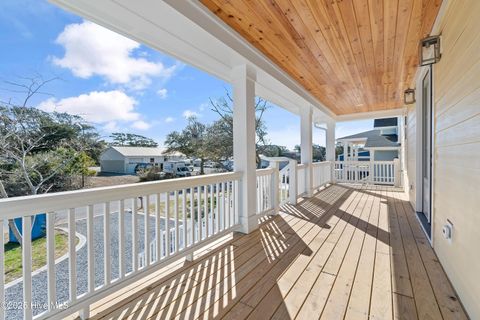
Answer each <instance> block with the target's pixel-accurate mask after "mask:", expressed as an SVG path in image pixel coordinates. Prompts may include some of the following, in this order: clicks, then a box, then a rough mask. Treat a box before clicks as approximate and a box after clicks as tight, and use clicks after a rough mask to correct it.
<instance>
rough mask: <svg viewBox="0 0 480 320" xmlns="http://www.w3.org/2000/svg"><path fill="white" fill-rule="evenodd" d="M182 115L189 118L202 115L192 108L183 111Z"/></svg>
mask: <svg viewBox="0 0 480 320" xmlns="http://www.w3.org/2000/svg"><path fill="white" fill-rule="evenodd" d="M182 115H183V117H184V118H185V119H188V118H191V117H197V118H198V117H201V114H199V113H198V112H195V111H192V110H185V111H183V113H182Z"/></svg>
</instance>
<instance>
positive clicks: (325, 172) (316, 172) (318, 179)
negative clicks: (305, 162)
mask: <svg viewBox="0 0 480 320" xmlns="http://www.w3.org/2000/svg"><path fill="white" fill-rule="evenodd" d="M312 169H313V170H312V175H313V188H314V189H318V188H320V187H321V186H324V185H326V184H327V183H330V182H332V162H330V161H323V162H314V163H312Z"/></svg>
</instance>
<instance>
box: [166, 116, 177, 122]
mask: <svg viewBox="0 0 480 320" xmlns="http://www.w3.org/2000/svg"><path fill="white" fill-rule="evenodd" d="M174 121H175V118H174V117H166V118H165V123H172V122H174Z"/></svg>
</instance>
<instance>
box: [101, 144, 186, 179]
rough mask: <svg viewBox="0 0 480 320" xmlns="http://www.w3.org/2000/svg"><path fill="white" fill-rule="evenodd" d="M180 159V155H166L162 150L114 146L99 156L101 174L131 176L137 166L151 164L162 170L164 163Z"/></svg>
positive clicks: (181, 157) (182, 157)
mask: <svg viewBox="0 0 480 320" xmlns="http://www.w3.org/2000/svg"><path fill="white" fill-rule="evenodd" d="M182 159H184V156H183V155H182V154H180V153H168V154H167V153H166V152H165V149H163V148H150V147H116V146H114V147H110V148H108V149H107V150H105V151H104V152H103V153H102V154H101V155H100V167H101V172H110V173H122V174H133V173H135V167H136V166H137V165H138V164H152V165H154V166H159V167H160V169H163V163H164V162H165V161H177V160H182Z"/></svg>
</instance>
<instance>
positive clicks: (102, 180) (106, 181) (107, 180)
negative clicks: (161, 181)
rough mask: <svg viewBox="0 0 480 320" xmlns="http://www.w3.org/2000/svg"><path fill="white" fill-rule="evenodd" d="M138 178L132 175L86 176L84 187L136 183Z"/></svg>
mask: <svg viewBox="0 0 480 320" xmlns="http://www.w3.org/2000/svg"><path fill="white" fill-rule="evenodd" d="M139 180H140V179H139V177H138V176H134V175H108V176H107V175H101V176H95V177H88V179H87V183H86V186H85V189H90V188H98V187H109V186H117V185H121V184H129V183H137V182H138V181H139Z"/></svg>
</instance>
